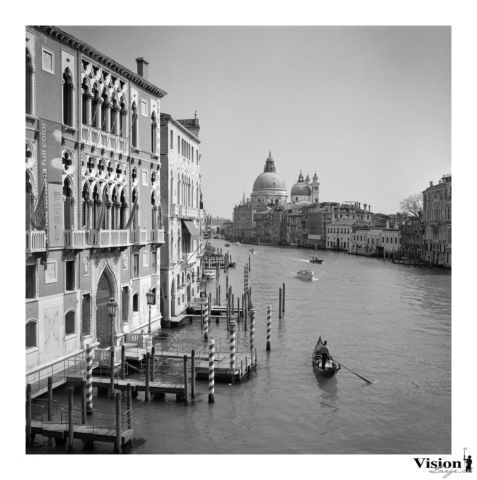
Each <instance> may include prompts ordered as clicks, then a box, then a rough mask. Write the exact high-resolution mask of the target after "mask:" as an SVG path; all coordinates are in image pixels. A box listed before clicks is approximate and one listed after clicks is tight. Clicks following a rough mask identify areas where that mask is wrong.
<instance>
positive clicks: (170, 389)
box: [93, 377, 190, 397]
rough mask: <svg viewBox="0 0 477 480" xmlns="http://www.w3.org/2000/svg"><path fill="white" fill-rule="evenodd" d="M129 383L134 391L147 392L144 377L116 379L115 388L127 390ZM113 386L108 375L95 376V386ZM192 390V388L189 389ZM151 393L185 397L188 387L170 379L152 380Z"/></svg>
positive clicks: (150, 383)
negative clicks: (168, 380)
mask: <svg viewBox="0 0 477 480" xmlns="http://www.w3.org/2000/svg"><path fill="white" fill-rule="evenodd" d="M128 383H130V384H131V389H132V391H133V392H145V391H146V383H145V380H142V379H134V378H127V379H125V380H122V379H114V388H115V389H116V390H122V391H123V390H124V391H125V390H127V385H128ZM110 386H111V379H110V378H108V377H93V387H99V388H109V387H110ZM189 391H190V390H189ZM149 393H151V394H156V393H158V394H160V393H163V394H165V393H172V394H175V395H176V396H177V395H179V396H180V397H185V394H186V389H185V385H184V384H183V383H179V382H175V381H170V382H157V381H150V382H149Z"/></svg>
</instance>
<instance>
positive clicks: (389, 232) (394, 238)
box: [380, 220, 401, 256]
mask: <svg viewBox="0 0 477 480" xmlns="http://www.w3.org/2000/svg"><path fill="white" fill-rule="evenodd" d="M380 244H381V246H382V247H383V253H384V254H385V255H386V256H387V255H392V254H394V253H396V252H398V251H399V249H400V247H401V230H400V228H399V224H398V222H397V220H395V221H394V224H393V225H392V226H391V222H390V221H389V220H387V222H386V226H385V227H384V228H383V229H382V230H381V238H380Z"/></svg>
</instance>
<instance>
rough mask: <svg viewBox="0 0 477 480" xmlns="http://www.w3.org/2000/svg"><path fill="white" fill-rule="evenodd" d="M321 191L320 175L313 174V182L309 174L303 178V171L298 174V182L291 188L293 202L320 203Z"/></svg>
mask: <svg viewBox="0 0 477 480" xmlns="http://www.w3.org/2000/svg"><path fill="white" fill-rule="evenodd" d="M319 193H320V184H319V182H318V175H317V174H316V172H315V174H314V175H313V182H311V180H310V177H309V175H307V176H306V179H303V173H301V170H300V175H298V182H297V183H295V185H293V187H292V189H291V195H290V196H291V203H295V204H297V203H301V202H306V203H310V202H313V203H318V198H319Z"/></svg>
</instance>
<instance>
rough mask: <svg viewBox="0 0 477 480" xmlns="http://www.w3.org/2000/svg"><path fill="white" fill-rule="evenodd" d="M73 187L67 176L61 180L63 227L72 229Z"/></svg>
mask: <svg viewBox="0 0 477 480" xmlns="http://www.w3.org/2000/svg"><path fill="white" fill-rule="evenodd" d="M73 205H74V204H73V189H72V188H71V183H70V180H69V178H68V177H66V178H65V181H64V182H63V221H64V225H63V228H64V229H65V230H73V226H74V208H73Z"/></svg>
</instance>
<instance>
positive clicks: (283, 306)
mask: <svg viewBox="0 0 477 480" xmlns="http://www.w3.org/2000/svg"><path fill="white" fill-rule="evenodd" d="M282 312H283V313H285V284H283V299H282Z"/></svg>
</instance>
